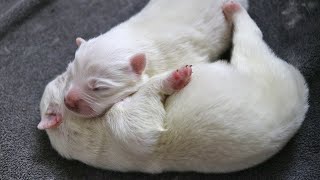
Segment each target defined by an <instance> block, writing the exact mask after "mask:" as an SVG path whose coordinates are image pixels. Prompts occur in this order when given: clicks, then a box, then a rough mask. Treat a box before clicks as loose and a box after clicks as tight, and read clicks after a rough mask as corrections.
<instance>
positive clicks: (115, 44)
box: [65, 0, 248, 117]
mask: <svg viewBox="0 0 320 180" xmlns="http://www.w3.org/2000/svg"><path fill="white" fill-rule="evenodd" d="M225 1H226V0H201V1H199V0H174V1H171V0H151V1H150V2H149V3H148V4H147V5H146V7H145V8H144V9H142V11H141V12H139V13H138V14H136V15H135V16H133V17H132V18H130V19H129V20H128V21H125V22H123V23H121V24H119V25H118V26H116V27H114V28H112V29H111V30H110V31H108V32H107V33H105V34H102V35H100V36H98V37H96V38H93V39H90V40H88V41H87V42H85V41H84V40H81V39H77V44H80V46H79V49H78V50H77V52H76V54H75V59H74V62H73V66H72V72H73V73H72V78H71V82H70V85H69V86H68V88H67V90H66V93H65V95H67V94H68V93H69V92H70V91H71V89H72V88H76V89H77V91H78V94H79V95H80V96H81V99H83V100H85V102H86V104H87V105H88V106H89V107H90V108H91V109H93V111H94V112H92V113H90V114H89V115H88V117H92V116H97V115H99V114H101V113H103V112H105V111H104V110H105V109H108V108H109V107H110V106H111V105H113V104H114V103H115V102H117V101H118V100H119V99H123V98H124V97H126V96H128V95H129V94H131V93H133V92H135V91H137V88H136V87H137V86H136V84H137V83H143V82H144V81H145V80H146V77H145V76H146V75H147V76H153V75H155V74H159V73H162V72H165V71H168V70H171V69H175V68H178V67H180V66H183V65H185V64H199V63H204V62H209V61H210V60H216V59H217V57H218V56H219V55H221V54H222V52H223V51H225V50H226V48H227V47H228V45H229V44H230V37H231V27H230V26H229V24H228V23H227V22H226V20H225V18H224V15H223V13H222V9H221V6H222V5H223V2H225ZM239 2H241V3H242V4H243V5H244V6H246V7H247V6H248V5H247V0H239ZM137 53H144V54H145V55H146V59H147V65H146V68H145V70H144V73H143V75H144V76H141V77H142V78H141V77H140V76H136V74H135V73H134V72H130V66H129V64H130V58H131V57H133V56H134V55H135V54H137ZM92 79H95V80H98V81H99V84H100V85H102V86H108V87H109V88H108V89H107V90H102V91H100V92H96V91H92V90H90V88H88V86H89V85H88V84H90V80H92ZM100 80H101V81H100ZM80 114H82V115H84V116H86V115H87V114H86V113H80Z"/></svg>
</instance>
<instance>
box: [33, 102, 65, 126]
mask: <svg viewBox="0 0 320 180" xmlns="http://www.w3.org/2000/svg"><path fill="white" fill-rule="evenodd" d="M61 123H62V114H61V113H60V112H59V108H58V107H57V106H55V105H50V106H49V107H48V110H47V112H46V113H45V115H44V117H42V118H41V122H40V123H39V124H38V126H37V127H38V129H40V130H43V129H50V128H56V127H58V126H59V125H60V124H61Z"/></svg>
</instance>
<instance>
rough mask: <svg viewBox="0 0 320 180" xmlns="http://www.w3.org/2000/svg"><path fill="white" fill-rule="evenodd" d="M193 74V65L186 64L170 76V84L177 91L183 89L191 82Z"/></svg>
mask: <svg viewBox="0 0 320 180" xmlns="http://www.w3.org/2000/svg"><path fill="white" fill-rule="evenodd" d="M191 74H192V65H190V66H189V65H186V66H184V67H182V68H180V69H177V70H176V71H174V72H173V73H172V74H171V75H170V76H169V77H168V80H169V82H170V84H169V86H171V88H172V89H174V90H176V91H177V90H181V89H182V88H184V87H185V86H186V85H187V84H188V83H189V82H190V80H191Z"/></svg>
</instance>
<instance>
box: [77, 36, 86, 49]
mask: <svg viewBox="0 0 320 180" xmlns="http://www.w3.org/2000/svg"><path fill="white" fill-rule="evenodd" d="M85 42H86V40H84V39H82V38H81V37H77V38H76V44H77V46H78V47H79V46H80V45H81V44H82V43H85Z"/></svg>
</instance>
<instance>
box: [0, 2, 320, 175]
mask: <svg viewBox="0 0 320 180" xmlns="http://www.w3.org/2000/svg"><path fill="white" fill-rule="evenodd" d="M146 2H147V0H108V1H104V0H20V1H19V0H11V1H9V0H0V42H1V43H0V138H1V139H0V140H1V141H0V179H10V178H12V179H89V178H90V179H195V178H201V179H214V178H217V179H317V178H318V179H319V178H320V146H319V142H320V135H319V131H320V122H319V121H320V108H319V107H320V96H319V92H320V20H319V18H320V2H319V1H318V0H286V1H278V0H251V7H250V11H249V12H250V14H251V16H252V17H253V19H254V20H255V21H256V22H257V24H258V25H259V26H260V27H261V29H262V31H263V33H264V38H265V40H266V41H267V43H268V44H269V45H270V46H271V48H272V49H273V50H274V51H275V52H276V53H277V54H278V55H279V56H280V57H282V58H284V59H287V60H288V62H289V63H291V64H293V65H294V66H296V67H298V68H299V69H300V70H301V71H302V73H303V75H304V76H305V78H306V79H307V82H308V84H309V87H310V110H309V112H308V114H307V118H306V120H305V122H304V123H303V125H302V127H301V129H300V130H299V132H298V133H297V134H296V136H295V137H294V138H293V139H292V140H291V141H290V142H289V143H288V145H287V146H286V147H285V148H284V149H283V150H282V151H281V152H280V153H278V154H277V155H276V156H274V157H273V158H271V159H270V160H268V161H267V162H265V163H263V164H261V165H259V166H257V167H254V168H251V169H248V170H245V171H241V172H237V173H231V174H222V175H217V174H198V173H163V174H160V175H147V174H141V173H118V172H111V171H106V170H99V169H95V168H92V167H89V166H87V165H85V164H82V163H80V162H77V161H68V160H65V159H63V158H61V157H60V156H59V155H58V154H57V153H56V152H55V151H54V150H53V149H52V148H51V146H50V143H49V140H48V137H47V135H46V134H45V132H44V131H39V130H37V128H36V125H37V124H38V122H39V121H40V117H39V107H38V106H39V101H40V98H41V95H42V92H43V89H44V87H45V85H46V84H47V83H48V82H49V81H50V80H51V79H53V78H54V77H55V76H56V75H57V74H60V73H61V72H63V71H64V70H65V68H66V65H67V63H68V62H69V61H71V60H72V59H73V54H74V52H75V49H76V45H75V38H76V37H77V36H82V37H84V38H86V39H88V38H91V37H94V36H96V35H99V34H100V33H104V32H106V31H107V30H109V29H110V28H111V27H113V26H115V25H116V24H117V23H119V22H122V21H124V20H126V19H127V18H129V17H130V16H132V15H133V14H134V13H136V12H138V11H139V10H140V9H141V8H142V7H143V6H144V5H145V4H146Z"/></svg>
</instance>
